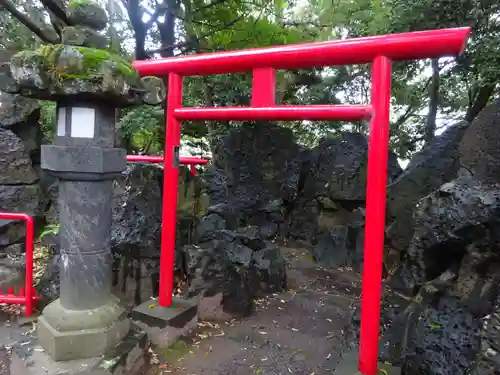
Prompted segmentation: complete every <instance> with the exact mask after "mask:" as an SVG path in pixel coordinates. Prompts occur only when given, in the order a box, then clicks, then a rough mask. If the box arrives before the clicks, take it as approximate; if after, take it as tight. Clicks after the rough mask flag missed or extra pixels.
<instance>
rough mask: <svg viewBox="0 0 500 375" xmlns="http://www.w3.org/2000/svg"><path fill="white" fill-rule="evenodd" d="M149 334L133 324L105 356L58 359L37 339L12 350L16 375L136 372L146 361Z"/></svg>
mask: <svg viewBox="0 0 500 375" xmlns="http://www.w3.org/2000/svg"><path fill="white" fill-rule="evenodd" d="M146 358H147V336H146V333H145V332H144V331H143V330H141V329H140V328H139V327H138V326H136V325H133V326H132V329H131V330H130V332H129V334H128V335H127V336H126V337H125V338H124V339H123V340H122V342H121V343H120V344H119V345H118V346H116V347H115V348H113V349H112V350H110V351H109V352H107V353H106V354H105V355H104V356H101V357H94V358H87V359H81V360H72V361H63V362H56V361H54V360H53V359H52V358H51V357H50V356H49V355H48V353H47V352H45V351H44V350H43V349H42V347H41V346H40V345H39V343H38V342H37V341H36V340H33V342H32V343H31V344H30V345H25V346H16V347H14V348H13V350H12V354H11V360H10V373H11V374H12V375H41V374H43V375H136V374H139V371H140V370H141V369H142V368H143V367H144V365H145V364H146Z"/></svg>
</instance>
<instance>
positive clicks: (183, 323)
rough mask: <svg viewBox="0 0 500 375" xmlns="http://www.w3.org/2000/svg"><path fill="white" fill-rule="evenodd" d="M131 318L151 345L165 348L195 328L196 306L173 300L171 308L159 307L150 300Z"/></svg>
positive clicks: (154, 301)
mask: <svg viewBox="0 0 500 375" xmlns="http://www.w3.org/2000/svg"><path fill="white" fill-rule="evenodd" d="M131 318H132V320H133V321H134V322H135V324H137V325H138V326H139V327H141V328H142V329H143V330H145V331H146V332H147V335H148V339H149V340H150V341H151V343H152V344H154V345H156V346H158V347H161V348H166V347H169V346H170V345H172V344H173V343H175V342H176V341H177V340H178V339H179V338H180V337H182V336H186V335H188V334H189V333H190V332H191V331H192V330H193V329H194V328H196V326H197V323H198V305H197V303H196V301H194V300H183V299H178V298H174V300H173V303H172V306H170V307H161V306H159V305H158V301H157V300H156V299H150V300H149V301H146V302H144V303H143V304H141V305H139V306H137V307H136V308H135V309H134V310H133V311H132V316H131Z"/></svg>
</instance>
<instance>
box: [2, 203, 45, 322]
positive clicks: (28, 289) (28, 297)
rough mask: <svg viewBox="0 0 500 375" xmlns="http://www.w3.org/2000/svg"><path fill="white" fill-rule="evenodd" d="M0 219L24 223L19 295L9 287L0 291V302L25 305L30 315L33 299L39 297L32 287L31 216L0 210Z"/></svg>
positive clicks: (32, 232) (32, 226) (32, 243)
mask: <svg viewBox="0 0 500 375" xmlns="http://www.w3.org/2000/svg"><path fill="white" fill-rule="evenodd" d="M0 219H3V220H22V221H24V222H25V223H26V239H25V241H26V255H25V256H26V271H25V272H26V275H25V282H24V287H21V288H19V295H15V294H14V288H13V287H9V288H8V291H7V294H3V293H2V291H0V303H8V304H20V305H25V315H26V316H30V315H31V314H32V312H33V306H34V301H36V300H39V299H40V297H38V296H37V295H36V289H35V288H34V287H33V247H34V232H35V226H34V224H33V218H32V217H31V216H29V215H26V214H19V213H10V212H0Z"/></svg>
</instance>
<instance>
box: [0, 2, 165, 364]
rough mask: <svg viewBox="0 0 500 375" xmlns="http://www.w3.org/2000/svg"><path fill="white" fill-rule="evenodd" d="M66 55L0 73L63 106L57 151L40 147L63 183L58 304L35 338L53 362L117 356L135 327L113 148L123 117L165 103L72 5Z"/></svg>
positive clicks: (29, 55)
mask: <svg viewBox="0 0 500 375" xmlns="http://www.w3.org/2000/svg"><path fill="white" fill-rule="evenodd" d="M67 16H68V20H69V22H70V23H71V26H69V27H66V28H65V29H63V31H62V41H63V43H64V44H61V45H45V46H42V47H40V48H38V49H37V50H34V51H22V52H20V53H18V54H16V55H14V56H13V57H12V59H11V61H10V64H6V65H2V66H0V75H2V76H3V79H2V80H0V81H2V87H0V89H1V90H3V91H6V92H9V93H18V94H21V95H23V96H25V97H29V98H35V99H42V100H54V101H56V102H57V125H56V135H55V141H54V144H52V145H44V146H42V156H41V157H42V159H41V161H42V168H43V169H44V170H46V171H47V172H48V173H50V174H53V175H54V176H56V177H57V178H58V179H59V215H60V217H59V219H60V234H59V238H60V248H61V265H60V273H61V274H60V279H61V283H60V298H59V299H57V300H56V301H54V302H52V303H51V304H49V305H48V306H47V307H46V308H45V309H44V311H43V314H42V315H41V316H40V317H39V319H38V338H39V341H40V343H41V345H42V346H43V347H44V349H45V350H46V351H47V352H48V353H49V354H50V356H51V357H52V358H53V359H54V360H56V361H59V360H71V359H79V358H90V357H96V356H99V355H102V354H104V353H105V352H106V351H107V350H109V349H111V348H113V347H115V346H116V345H117V344H118V342H119V341H120V340H121V339H122V338H123V337H124V336H125V335H126V334H127V333H128V331H129V328H130V321H129V319H128V317H127V312H126V310H125V308H124V307H122V306H121V304H120V302H119V300H118V299H117V298H116V297H114V296H113V295H112V294H111V276H112V271H111V266H112V255H111V246H110V241H111V219H112V206H111V202H112V192H113V180H114V179H115V178H117V177H118V176H119V175H120V174H121V172H122V171H123V170H124V169H125V164H126V151H125V150H123V149H119V148H115V122H116V115H117V109H118V108H120V107H125V106H130V105H135V104H141V103H143V102H145V103H147V104H158V103H160V102H161V101H163V100H164V97H165V88H164V86H163V83H162V81H161V80H160V79H157V78H155V77H145V78H143V79H140V78H139V76H138V74H137V72H136V71H135V70H134V69H133V67H132V66H131V65H130V63H129V62H128V61H126V60H124V59H122V58H121V57H119V56H118V55H115V54H113V53H112V52H110V51H107V50H105V49H102V48H104V47H105V46H106V45H107V40H106V38H105V37H104V36H103V35H101V34H100V33H99V31H100V30H102V29H104V28H105V27H106V24H107V16H106V13H105V11H104V10H103V9H102V8H101V7H99V6H98V5H96V4H93V3H90V2H74V3H70V5H69V6H68V10H67Z"/></svg>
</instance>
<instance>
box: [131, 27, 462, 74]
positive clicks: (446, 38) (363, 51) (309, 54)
mask: <svg viewBox="0 0 500 375" xmlns="http://www.w3.org/2000/svg"><path fill="white" fill-rule="evenodd" d="M470 32H471V28H470V27H462V28H452V29H442V30H430V31H418V32H411V33H401V34H392V35H381V36H372V37H366V38H355V39H347V40H333V41H328V42H319V43H303V44H291V45H284V46H277V47H266V48H250V49H245V50H240V51H228V52H214V53H203V54H196V55H188V56H179V57H172V58H166V59H158V60H145V61H135V62H134V68H135V69H137V71H138V72H139V73H140V74H141V75H143V76H145V75H153V76H165V75H167V74H168V73H178V74H180V75H181V76H200V75H210V74H226V73H239V72H248V71H250V70H253V69H256V68H264V67H265V68H267V67H272V68H274V69H300V68H311V67H322V66H335V65H353V64H365V63H371V62H372V61H373V59H374V58H375V57H376V56H385V57H387V58H389V59H391V60H392V61H402V60H420V59H426V58H435V57H443V56H456V55H458V54H460V53H461V52H462V50H463V49H464V47H465V45H466V43H467V39H468V37H469V34H470Z"/></svg>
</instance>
